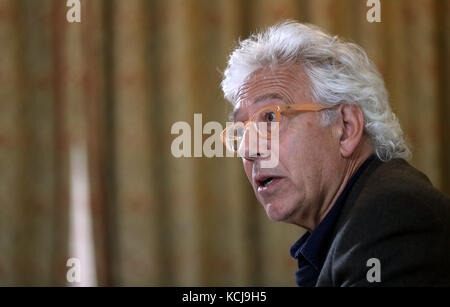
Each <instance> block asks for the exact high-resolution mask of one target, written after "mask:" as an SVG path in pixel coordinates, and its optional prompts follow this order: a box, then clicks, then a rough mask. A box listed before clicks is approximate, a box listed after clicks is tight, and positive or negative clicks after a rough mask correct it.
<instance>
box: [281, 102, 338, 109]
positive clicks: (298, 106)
mask: <svg viewBox="0 0 450 307" xmlns="http://www.w3.org/2000/svg"><path fill="white" fill-rule="evenodd" d="M330 108H332V107H324V106H321V105H320V104H316V103H305V104H283V105H280V106H279V111H291V110H294V111H320V110H324V109H330Z"/></svg>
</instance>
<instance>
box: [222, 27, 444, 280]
mask: <svg viewBox="0 0 450 307" xmlns="http://www.w3.org/2000/svg"><path fill="white" fill-rule="evenodd" d="M222 89H223V92H224V95H225V98H226V99H227V100H229V101H230V102H231V103H232V104H233V106H234V110H233V112H232V114H231V120H232V121H233V122H234V123H235V124H234V125H232V126H229V127H227V129H226V130H225V131H224V133H223V137H224V142H225V144H226V145H227V148H228V149H230V150H232V151H234V152H237V153H238V154H239V155H240V156H241V157H242V161H243V166H244V170H245V173H246V174H247V177H248V179H249V181H250V183H251V184H252V186H253V189H254V192H255V194H256V198H257V199H258V201H259V202H260V203H261V204H262V205H263V207H264V209H265V211H266V213H267V215H268V216H269V218H270V219H271V220H274V221H283V222H286V223H292V224H295V225H298V226H301V227H303V228H305V229H306V230H307V231H306V233H305V234H304V235H303V236H302V237H301V238H300V239H299V240H298V241H297V242H296V243H295V244H294V245H293V246H292V247H291V250H290V252H291V255H292V257H294V258H295V259H297V260H298V271H297V272H296V280H297V284H298V285H299V286H371V285H381V286H420V285H426V286H434V285H439V286H441V285H447V286H448V285H450V198H449V197H448V196H447V195H445V194H443V193H441V192H440V191H438V190H437V189H436V188H434V187H433V185H432V184H431V182H430V180H429V179H428V178H427V177H426V176H425V175H424V174H423V173H421V172H420V171H418V170H417V169H415V168H413V167H412V166H411V165H410V164H408V162H406V159H408V158H409V156H410V155H411V153H410V150H409V148H408V146H407V144H406V143H405V140H404V138H403V132H402V129H401V127H400V125H399V122H398V120H397V117H396V116H395V114H394V113H393V112H392V110H391V108H390V106H389V101H388V95H387V93H386V89H385V86H384V82H383V79H382V77H381V75H380V73H379V72H378V71H377V69H376V67H375V66H374V64H373V63H372V62H371V61H370V60H369V59H368V57H367V55H366V53H365V52H364V51H363V50H362V48H361V47H359V46H358V45H356V44H353V43H348V42H344V41H343V40H341V39H339V38H337V37H336V36H331V35H329V34H327V33H325V32H324V31H323V30H321V29H319V28H317V27H315V26H312V25H305V24H300V23H297V22H294V21H286V22H283V23H280V24H277V25H275V26H272V27H270V28H268V29H267V30H265V31H264V32H261V33H257V34H254V35H252V36H251V37H250V38H248V39H246V40H244V41H241V42H240V43H239V45H238V46H237V48H236V49H235V50H234V51H233V52H232V53H231V55H230V57H229V61H228V66H227V68H226V70H225V72H224V79H223V81H222ZM261 124H267V125H268V126H270V127H273V128H267V127H266V128H264V129H263V128H261V126H262V125H261ZM236 127H239V129H238V128H236ZM267 129H274V130H270V131H269V130H267ZM251 132H255V133H254V134H256V135H257V136H258V137H257V141H256V142H252V140H251V138H250V137H249V136H251V135H252V133H251ZM274 132H276V136H277V137H276V144H272V143H271V142H268V140H269V141H270V139H271V137H272V135H275V133H274ZM263 140H264V142H268V143H270V145H267V146H260V145H261V144H262V143H263ZM255 144H256V145H255ZM252 146H253V150H252ZM255 146H256V147H255ZM275 146H277V152H276V155H277V157H276V158H277V162H278V163H276V165H275V166H273V167H270V168H266V167H263V166H262V165H263V162H264V161H266V160H268V159H270V158H271V157H273V155H275V153H274V151H273V148H274V147H275Z"/></svg>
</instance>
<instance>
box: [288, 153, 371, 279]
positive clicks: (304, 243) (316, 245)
mask: <svg viewBox="0 0 450 307" xmlns="http://www.w3.org/2000/svg"><path fill="white" fill-rule="evenodd" d="M374 158H375V155H372V156H370V157H369V158H368V159H367V160H366V161H364V163H363V164H362V165H361V166H360V167H359V168H358V170H357V171H356V173H355V174H354V175H353V176H352V178H351V179H350V180H349V182H348V183H347V185H346V186H345V189H344V191H342V193H341V195H339V198H338V199H337V200H336V202H335V203H334V205H333V207H332V208H331V210H330V211H329V212H328V213H327V215H326V216H325V218H324V219H323V220H322V221H321V222H320V223H319V225H318V226H317V227H316V229H314V231H313V232H312V233H311V232H309V231H308V232H306V233H305V234H304V235H303V236H302V237H301V238H300V239H299V240H298V241H297V242H295V244H294V245H293V246H292V247H291V250H290V253H291V256H292V257H294V258H295V259H297V260H298V271H297V272H296V273H295V276H296V281H297V285H298V286H300V287H314V286H315V285H316V283H317V279H318V277H319V273H320V271H321V270H322V266H323V263H324V262H325V258H326V256H327V253H328V249H329V245H330V244H329V243H330V239H331V235H332V232H333V229H334V226H335V224H336V222H337V219H338V217H339V213H340V211H341V209H342V204H343V203H344V200H345V198H346V196H347V194H348V192H349V191H350V189H351V187H352V186H353V184H354V183H355V181H356V180H357V179H358V177H359V176H360V175H361V173H362V172H363V171H364V170H365V169H366V167H367V165H368V164H369V163H370V161H372V160H373V159H374Z"/></svg>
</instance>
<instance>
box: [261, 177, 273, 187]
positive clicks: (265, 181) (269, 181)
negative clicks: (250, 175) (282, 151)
mask: <svg viewBox="0 0 450 307" xmlns="http://www.w3.org/2000/svg"><path fill="white" fill-rule="evenodd" d="M273 179H274V178H273V177H270V178H267V179H266V180H264V182H263V186H264V187H266V186H268V185H269V184H270V183H271V182H272V181H273Z"/></svg>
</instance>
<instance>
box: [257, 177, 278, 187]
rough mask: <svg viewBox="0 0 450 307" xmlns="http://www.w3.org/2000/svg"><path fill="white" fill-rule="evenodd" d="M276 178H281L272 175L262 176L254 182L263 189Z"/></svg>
mask: <svg viewBox="0 0 450 307" xmlns="http://www.w3.org/2000/svg"><path fill="white" fill-rule="evenodd" d="M277 179H281V178H279V177H272V176H268V177H262V178H259V179H257V180H256V184H257V185H258V189H264V188H267V187H269V186H270V185H271V184H273V183H274V182H276V181H278V180H277Z"/></svg>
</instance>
